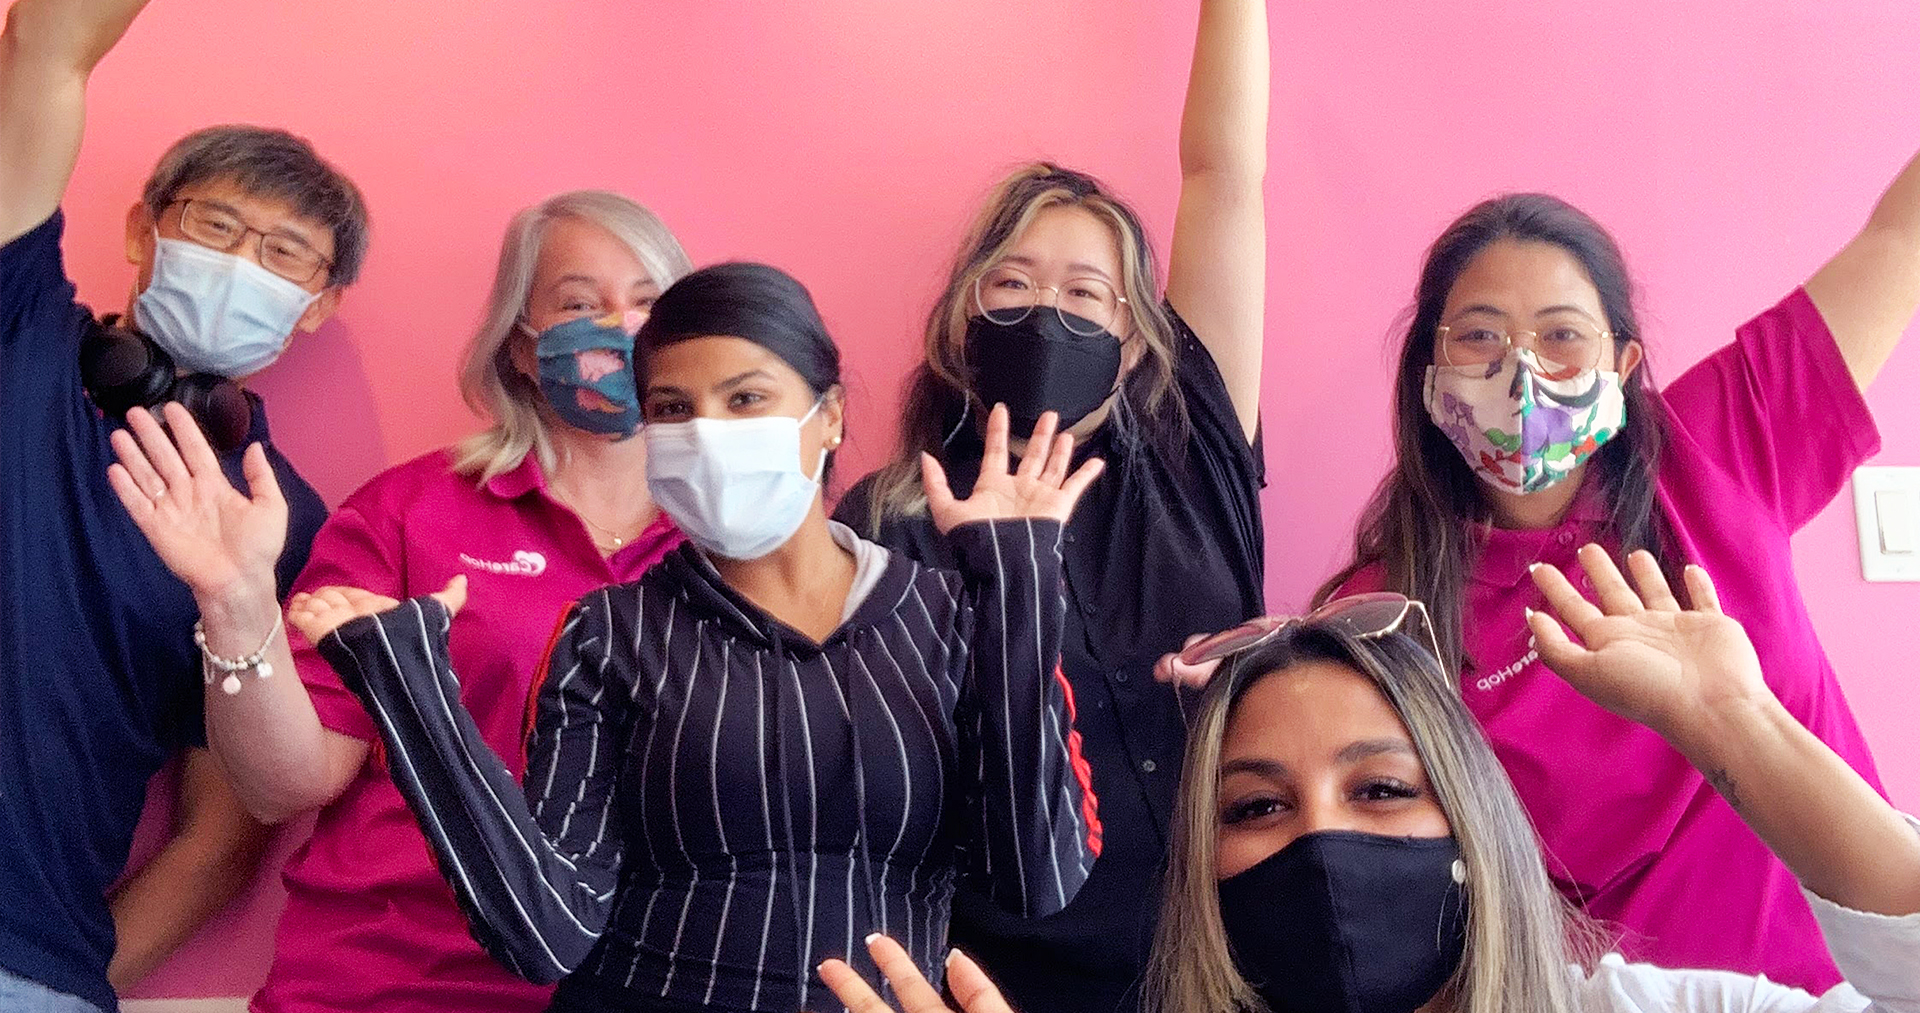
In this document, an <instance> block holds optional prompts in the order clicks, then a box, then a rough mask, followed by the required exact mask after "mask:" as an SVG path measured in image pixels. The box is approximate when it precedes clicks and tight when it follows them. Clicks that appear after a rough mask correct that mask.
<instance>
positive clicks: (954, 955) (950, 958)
mask: <svg viewBox="0 0 1920 1013" xmlns="http://www.w3.org/2000/svg"><path fill="white" fill-rule="evenodd" d="M959 956H960V951H959V950H957V949H954V950H948V951H947V959H946V965H947V966H948V967H952V966H953V962H954V961H955V960H956V959H958V958H959Z"/></svg>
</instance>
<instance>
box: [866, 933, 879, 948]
mask: <svg viewBox="0 0 1920 1013" xmlns="http://www.w3.org/2000/svg"><path fill="white" fill-rule="evenodd" d="M878 938H880V933H878V932H874V933H870V934H868V936H867V945H868V946H872V945H873V941H874V940H876V939H878Z"/></svg>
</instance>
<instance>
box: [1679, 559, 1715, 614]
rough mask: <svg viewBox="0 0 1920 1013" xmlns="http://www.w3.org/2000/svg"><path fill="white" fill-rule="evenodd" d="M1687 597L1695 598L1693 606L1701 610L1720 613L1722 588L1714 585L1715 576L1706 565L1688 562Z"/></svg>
mask: <svg viewBox="0 0 1920 1013" xmlns="http://www.w3.org/2000/svg"><path fill="white" fill-rule="evenodd" d="M1686 580H1687V597H1689V598H1691V599H1692V600H1693V607H1694V608H1695V609H1696V610H1698V611H1701V612H1712V613H1715V614H1718V613H1719V612H1720V611H1721V609H1720V589H1719V588H1716V587H1714V586H1713V577H1712V576H1711V575H1709V574H1708V573H1707V570H1706V567H1703V566H1696V565H1694V564H1692V563H1689V564H1687V569H1686Z"/></svg>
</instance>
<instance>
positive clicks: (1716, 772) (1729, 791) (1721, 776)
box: [1707, 767, 1741, 812]
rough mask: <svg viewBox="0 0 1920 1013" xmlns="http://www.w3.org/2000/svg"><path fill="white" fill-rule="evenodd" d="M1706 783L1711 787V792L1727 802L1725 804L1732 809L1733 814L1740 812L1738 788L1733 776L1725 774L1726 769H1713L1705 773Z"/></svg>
mask: <svg viewBox="0 0 1920 1013" xmlns="http://www.w3.org/2000/svg"><path fill="white" fill-rule="evenodd" d="M1707 783H1708V784H1710V785H1713V790H1714V791H1717V792H1719V793H1720V797H1721V798H1724V799H1726V800H1727V804H1728V805H1730V806H1732V807H1733V811H1734V812H1739V811H1740V810H1741V804H1740V786H1739V785H1738V784H1735V783H1734V780H1733V775H1732V774H1729V773H1727V768H1725V767H1715V768H1713V769H1712V770H1709V771H1707Z"/></svg>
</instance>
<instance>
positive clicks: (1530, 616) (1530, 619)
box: [1527, 606, 1533, 622]
mask: <svg viewBox="0 0 1920 1013" xmlns="http://www.w3.org/2000/svg"><path fill="white" fill-rule="evenodd" d="M1527 622H1533V607H1532V606H1528V607H1527Z"/></svg>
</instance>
